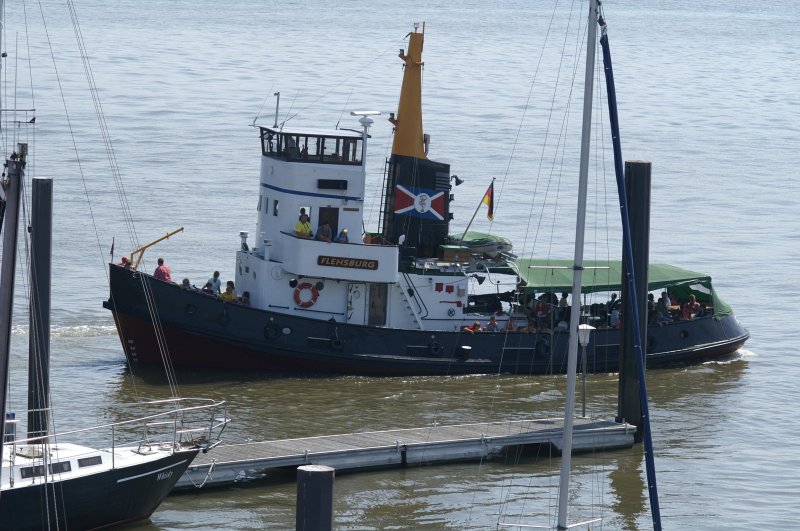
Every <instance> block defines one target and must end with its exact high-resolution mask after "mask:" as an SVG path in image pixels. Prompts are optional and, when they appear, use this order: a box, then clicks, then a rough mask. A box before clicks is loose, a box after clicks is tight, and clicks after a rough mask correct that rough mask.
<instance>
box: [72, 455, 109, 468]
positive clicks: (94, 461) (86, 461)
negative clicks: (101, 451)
mask: <svg viewBox="0 0 800 531" xmlns="http://www.w3.org/2000/svg"><path fill="white" fill-rule="evenodd" d="M102 464H103V458H102V457H100V456H99V455H93V456H92V457H84V458H83V459H78V466H79V467H81V468H83V467H85V466H95V465H102Z"/></svg>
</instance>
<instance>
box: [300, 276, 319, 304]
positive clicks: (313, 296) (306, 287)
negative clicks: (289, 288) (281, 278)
mask: <svg viewBox="0 0 800 531" xmlns="http://www.w3.org/2000/svg"><path fill="white" fill-rule="evenodd" d="M306 290H309V291H310V292H311V298H310V299H308V300H303V297H302V296H301V293H302V292H304V291H306ZM317 297H319V290H318V289H317V287H316V286H314V285H312V284H309V283H308V282H303V283H302V284H300V285H299V286H297V287H296V288H295V289H294V303H295V304H297V306H299V307H300V308H311V307H312V306H314V303H315V302H317Z"/></svg>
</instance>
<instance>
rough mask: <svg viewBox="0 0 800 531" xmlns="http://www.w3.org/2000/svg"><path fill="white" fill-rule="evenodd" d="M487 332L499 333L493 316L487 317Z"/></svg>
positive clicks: (498, 327)
mask: <svg viewBox="0 0 800 531" xmlns="http://www.w3.org/2000/svg"><path fill="white" fill-rule="evenodd" d="M486 331H487V332H499V331H500V325H498V324H497V318H496V317H495V316H494V315H493V316H491V317H489V324H487V325H486Z"/></svg>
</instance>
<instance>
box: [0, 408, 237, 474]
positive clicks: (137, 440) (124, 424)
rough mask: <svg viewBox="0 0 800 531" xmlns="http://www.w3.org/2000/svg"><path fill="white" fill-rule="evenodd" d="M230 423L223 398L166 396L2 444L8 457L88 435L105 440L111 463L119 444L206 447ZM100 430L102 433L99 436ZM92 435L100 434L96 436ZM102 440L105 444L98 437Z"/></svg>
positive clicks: (101, 411) (139, 447)
mask: <svg viewBox="0 0 800 531" xmlns="http://www.w3.org/2000/svg"><path fill="white" fill-rule="evenodd" d="M228 422H230V418H229V417H228V411H227V404H226V403H225V402H224V401H218V400H212V399H205V398H169V399H165V400H151V401H146V402H137V403H130V404H119V405H114V406H109V407H104V408H100V409H99V410H98V425H96V426H92V427H90V428H81V429H76V430H70V431H64V432H59V433H57V434H48V435H43V436H37V437H30V438H24V439H19V438H15V439H14V440H13V441H8V442H6V443H4V447H5V448H7V449H8V450H9V451H8V452H7V451H6V450H4V451H3V455H4V456H10V458H11V464H12V466H13V457H14V456H15V455H16V454H17V448H18V447H21V446H42V445H43V446H47V445H51V444H56V443H57V442H58V441H61V442H73V438H77V437H81V438H85V439H90V440H91V442H92V443H94V444H97V443H98V442H100V444H101V445H105V444H108V439H107V437H109V436H110V443H111V444H110V448H104V449H108V450H109V451H110V452H111V454H112V467H113V466H115V462H114V460H115V457H114V455H115V453H116V450H117V449H118V448H121V447H128V448H130V447H136V450H137V451H139V452H144V451H149V450H150V449H152V448H158V449H163V448H171V449H172V450H173V451H175V450H179V449H182V448H191V447H195V448H200V449H201V450H202V451H204V452H206V451H208V450H209V449H211V448H213V447H214V446H216V445H218V444H219V443H220V442H221V440H222V439H221V438H222V433H223V432H224V431H225V427H226V426H227V425H228ZM103 434H105V435H103ZM98 435H99V436H100V437H98ZM103 440H104V441H106V442H105V443H103V442H101V441H103Z"/></svg>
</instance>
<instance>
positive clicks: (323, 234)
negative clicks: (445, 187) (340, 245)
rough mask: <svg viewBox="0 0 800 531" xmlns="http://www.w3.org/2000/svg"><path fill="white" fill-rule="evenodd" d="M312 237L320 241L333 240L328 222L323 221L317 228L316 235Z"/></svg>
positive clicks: (329, 241)
mask: <svg viewBox="0 0 800 531" xmlns="http://www.w3.org/2000/svg"><path fill="white" fill-rule="evenodd" d="M314 239H315V240H318V241H321V242H328V243H331V241H333V233H332V232H331V225H330V223H328V222H327V221H323V222H322V225H321V226H320V227H319V228H318V229H317V235H316V236H315V237H314Z"/></svg>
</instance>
